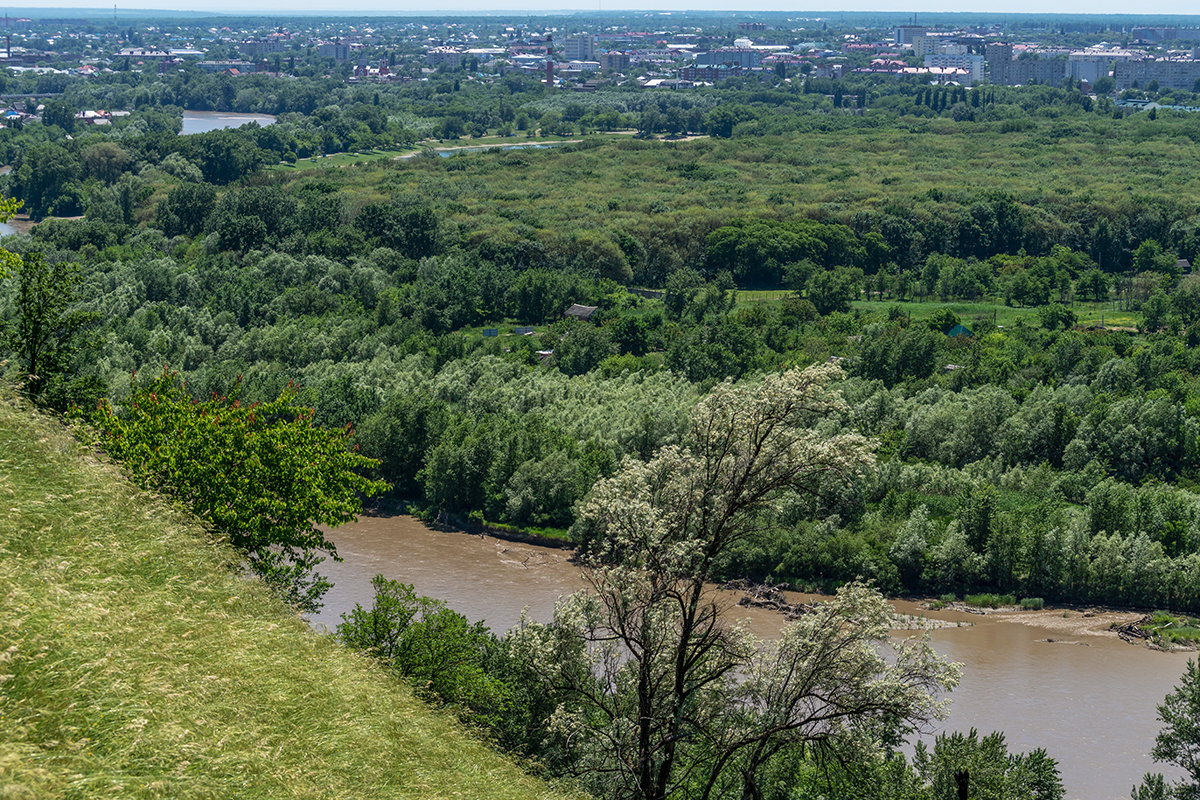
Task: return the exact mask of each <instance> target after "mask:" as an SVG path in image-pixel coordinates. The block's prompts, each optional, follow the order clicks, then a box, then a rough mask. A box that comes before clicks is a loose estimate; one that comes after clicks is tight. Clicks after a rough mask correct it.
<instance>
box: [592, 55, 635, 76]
mask: <svg viewBox="0 0 1200 800" xmlns="http://www.w3.org/2000/svg"><path fill="white" fill-rule="evenodd" d="M597 61H599V62H600V67H601V69H611V70H615V71H616V72H623V71H625V70H627V69H629V54H628V53H622V52H621V51H619V50H610V51H609V52H607V53H601V54H600V57H599V58H598V59H597Z"/></svg>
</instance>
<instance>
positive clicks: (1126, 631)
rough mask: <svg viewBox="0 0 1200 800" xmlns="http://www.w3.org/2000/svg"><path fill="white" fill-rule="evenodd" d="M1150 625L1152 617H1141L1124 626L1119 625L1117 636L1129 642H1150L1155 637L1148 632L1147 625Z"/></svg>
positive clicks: (1116, 629)
mask: <svg viewBox="0 0 1200 800" xmlns="http://www.w3.org/2000/svg"><path fill="white" fill-rule="evenodd" d="M1149 624H1150V616H1149V615H1146V616H1144V617H1139V618H1138V619H1135V620H1133V621H1131V622H1126V623H1125V624H1124V625H1118V626H1117V627H1116V628H1114V629H1113V630H1115V631H1116V632H1117V636H1119V637H1121V638H1122V639H1124V640H1125V641H1127V642H1132V643H1137V642H1146V641H1150V640H1151V639H1153V638H1154V637H1153V636H1152V635H1151V634H1150V632H1149V631H1147V630H1146V627H1145V626H1146V625H1149Z"/></svg>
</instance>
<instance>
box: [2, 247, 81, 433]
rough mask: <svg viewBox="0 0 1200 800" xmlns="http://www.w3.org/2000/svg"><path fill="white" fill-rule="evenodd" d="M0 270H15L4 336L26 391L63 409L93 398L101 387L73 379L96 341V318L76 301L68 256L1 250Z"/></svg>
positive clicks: (75, 276)
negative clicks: (57, 258)
mask: <svg viewBox="0 0 1200 800" xmlns="http://www.w3.org/2000/svg"><path fill="white" fill-rule="evenodd" d="M0 254H2V257H0V274H3V273H4V272H5V271H8V270H11V271H13V272H14V273H15V280H16V292H15V296H14V298H13V315H12V316H13V320H12V322H11V323H10V324H9V325H7V326H6V328H5V335H4V342H5V344H6V346H7V348H8V349H9V350H11V351H12V352H13V354H14V355H15V356H16V358H17V363H18V365H19V368H20V370H21V382H22V384H23V386H24V388H25V393H26V394H27V395H29V397H30V398H31V399H33V400H34V401H35V402H38V403H41V404H43V405H48V406H50V407H52V408H57V409H59V410H64V409H65V408H66V407H67V406H68V405H70V404H71V403H72V402H80V401H82V402H86V401H94V400H95V398H96V397H97V396H98V395H99V394H101V392H102V387H101V386H100V385H99V384H98V383H97V382H96V381H95V380H94V379H93V380H75V379H72V377H71V376H72V374H73V373H74V372H75V368H76V366H77V365H78V361H79V358H80V356H81V355H82V354H83V353H84V352H85V351H87V350H88V349H89V348H90V347H91V346H92V345H93V344H94V343H95V339H94V330H95V326H96V323H97V322H98V320H99V315H98V314H96V313H95V312H90V311H85V310H83V309H81V308H80V307H79V301H80V297H79V282H80V270H79V266H78V265H77V264H73V263H70V262H66V261H55V262H53V263H50V262H48V261H47V260H46V259H45V258H43V257H42V255H41V253H30V254H29V255H27V256H25V257H24V258H20V257H18V256H15V255H14V254H12V253H8V252H7V251H0Z"/></svg>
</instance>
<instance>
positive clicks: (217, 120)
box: [180, 111, 275, 136]
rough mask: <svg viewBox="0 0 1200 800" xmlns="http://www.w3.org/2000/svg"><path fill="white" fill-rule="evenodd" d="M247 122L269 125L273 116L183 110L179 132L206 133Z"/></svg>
mask: <svg viewBox="0 0 1200 800" xmlns="http://www.w3.org/2000/svg"><path fill="white" fill-rule="evenodd" d="M248 122H257V123H258V124H259V125H271V124H272V123H274V122H275V117H273V116H271V115H270V114H236V113H234V112H232V111H184V112H183V130H181V131H180V134H181V135H183V136H187V135H188V134H192V133H208V132H209V131H218V130H221V129H222V128H240V127H242V126H243V125H245V124H246V123H248Z"/></svg>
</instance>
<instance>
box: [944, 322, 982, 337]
mask: <svg viewBox="0 0 1200 800" xmlns="http://www.w3.org/2000/svg"><path fill="white" fill-rule="evenodd" d="M946 335H947V336H950V337H952V338H955V339H957V338H958V337H959V336H972V337H973V336H974V335H975V333H974V332H973V331H972V330H971V329H970V328H968V327H967V326H966V325H955V326H954V327H953V328H951V329H950V330H948V331H946Z"/></svg>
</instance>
